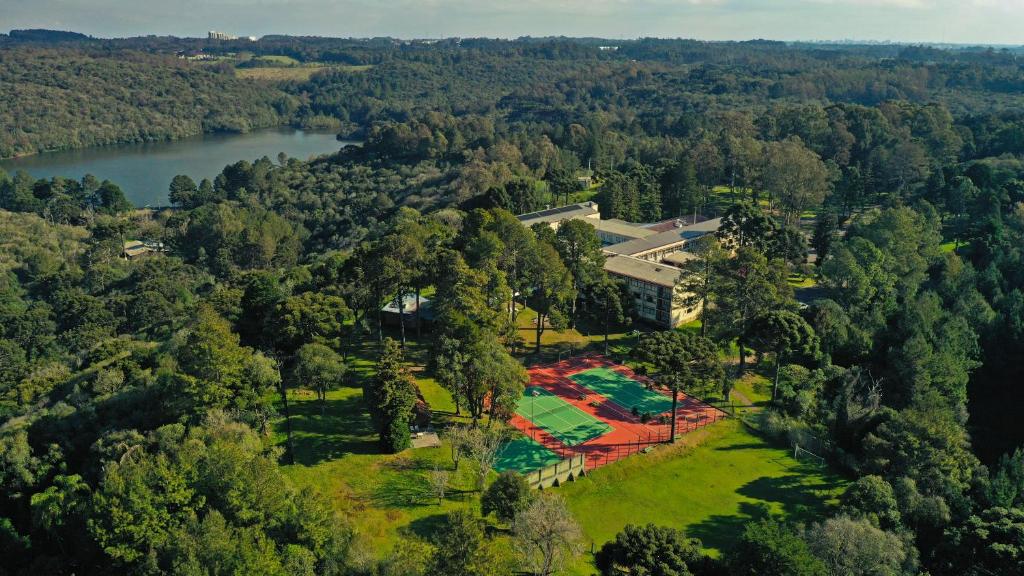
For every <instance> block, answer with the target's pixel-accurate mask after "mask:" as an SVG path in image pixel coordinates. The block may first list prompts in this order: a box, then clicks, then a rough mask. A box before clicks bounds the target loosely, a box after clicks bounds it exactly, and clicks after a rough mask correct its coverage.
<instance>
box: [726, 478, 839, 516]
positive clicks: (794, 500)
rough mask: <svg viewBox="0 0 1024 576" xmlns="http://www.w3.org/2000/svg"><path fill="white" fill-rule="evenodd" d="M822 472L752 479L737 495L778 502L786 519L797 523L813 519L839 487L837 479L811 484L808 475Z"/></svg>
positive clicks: (826, 479) (824, 507)
mask: <svg viewBox="0 0 1024 576" xmlns="http://www.w3.org/2000/svg"><path fill="white" fill-rule="evenodd" d="M816 472H819V471H817V470H812V469H808V470H806V474H805V473H799V474H789V475H786V476H778V477H775V478H769V477H766V476H763V477H761V478H757V479H755V480H752V481H750V482H748V483H746V484H745V485H743V486H742V487H740V489H739V490H737V491H736V492H737V493H739V494H742V495H743V496H746V497H748V498H753V499H756V500H760V501H763V502H777V503H779V504H780V505H781V506H782V510H783V513H784V514H785V515H786V517H787V518H789V519H791V520H795V521H798V522H804V521H807V520H812V519H814V518H816V517H817V516H819V515H820V514H821V513H822V512H823V511H824V510H825V509H826V508H827V507H828V505H827V504H826V503H825V500H827V499H828V497H829V495H830V494H831V493H832V492H833V491H834V490H835V489H836V488H838V487H839V480H838V478H825V479H822V480H821V481H815V482H813V483H808V481H807V479H808V475H809V474H814V473H816Z"/></svg>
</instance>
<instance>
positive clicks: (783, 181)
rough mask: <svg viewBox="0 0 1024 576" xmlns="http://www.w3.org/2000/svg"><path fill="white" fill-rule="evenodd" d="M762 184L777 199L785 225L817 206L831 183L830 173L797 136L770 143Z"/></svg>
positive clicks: (792, 222) (790, 223)
mask: <svg viewBox="0 0 1024 576" xmlns="http://www.w3.org/2000/svg"><path fill="white" fill-rule="evenodd" d="M766 155H767V165H766V167H765V172H764V181H765V182H764V184H765V188H766V189H767V190H768V192H769V194H771V196H772V198H774V199H777V200H778V201H779V205H780V206H781V207H782V213H783V215H784V217H785V221H786V224H787V225H790V226H792V225H795V224H796V223H797V221H798V220H799V219H800V215H801V214H802V213H803V212H804V211H805V210H808V209H811V208H816V207H817V206H820V205H821V203H822V201H823V200H824V199H825V194H826V193H827V192H828V190H829V188H830V186H831V180H830V179H831V176H830V175H829V171H828V168H827V167H826V166H825V163H824V162H822V161H821V158H820V157H819V156H818V155H817V154H815V153H814V152H813V151H811V150H808V149H807V148H806V147H805V146H804V144H803V142H801V141H800V139H799V138H790V139H788V140H783V141H781V142H773V143H770V144H769V145H768V147H767V151H766Z"/></svg>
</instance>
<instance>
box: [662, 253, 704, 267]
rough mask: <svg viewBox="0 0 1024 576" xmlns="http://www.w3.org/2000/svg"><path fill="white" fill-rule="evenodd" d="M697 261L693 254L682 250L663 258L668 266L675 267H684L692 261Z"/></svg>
mask: <svg viewBox="0 0 1024 576" xmlns="http://www.w3.org/2000/svg"><path fill="white" fill-rule="evenodd" d="M696 259H697V255H696V254H694V253H693V252H683V251H682V250H680V251H679V252H673V253H671V254H666V255H665V257H664V258H662V259H661V260H662V261H663V262H664V263H666V264H671V265H673V266H682V265H683V264H686V263H687V262H689V261H690V260H696Z"/></svg>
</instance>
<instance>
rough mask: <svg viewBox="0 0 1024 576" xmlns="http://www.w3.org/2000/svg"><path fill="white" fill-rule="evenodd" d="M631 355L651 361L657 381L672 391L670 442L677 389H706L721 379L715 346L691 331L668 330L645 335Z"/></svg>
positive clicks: (673, 430) (674, 435)
mask: <svg viewBox="0 0 1024 576" xmlns="http://www.w3.org/2000/svg"><path fill="white" fill-rule="evenodd" d="M633 355H634V356H635V357H637V358H639V359H641V360H643V361H644V362H648V363H650V364H653V365H654V367H655V369H656V370H657V374H656V376H655V378H657V380H658V383H659V384H661V385H663V386H667V387H668V388H669V389H671V390H672V424H671V427H672V430H671V435H670V440H669V441H670V442H675V438H676V408H677V404H678V402H679V390H680V389H689V390H694V391H696V392H697V393H701V392H706V391H707V390H708V388H710V387H713V386H715V385H716V384H717V383H719V382H720V381H721V380H722V375H723V371H722V363H721V362H720V361H719V359H718V347H716V346H715V345H714V343H713V342H711V340H708V339H707V338H704V337H702V336H698V335H696V334H693V333H692V332H679V331H675V330H669V331H665V332H654V333H651V334H647V335H645V336H644V337H643V338H642V339H641V340H640V343H639V345H637V347H636V348H635V349H634V350H633Z"/></svg>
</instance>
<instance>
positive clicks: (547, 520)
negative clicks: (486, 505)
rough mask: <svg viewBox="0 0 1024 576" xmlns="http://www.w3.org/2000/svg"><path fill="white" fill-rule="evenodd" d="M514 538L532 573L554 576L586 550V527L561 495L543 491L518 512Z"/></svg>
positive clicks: (524, 561) (536, 575)
mask: <svg viewBox="0 0 1024 576" xmlns="http://www.w3.org/2000/svg"><path fill="white" fill-rule="evenodd" d="M512 540H513V542H514V543H515V547H516V549H517V550H518V551H519V554H520V556H521V558H522V560H523V565H524V566H525V567H526V568H527V569H528V570H529V571H530V573H531V574H534V575H535V576H551V575H552V574H555V573H558V572H560V571H561V570H562V568H563V567H564V566H565V565H566V564H567V563H568V562H570V561H571V560H573V559H574V558H575V557H576V556H578V555H579V554H580V552H582V542H583V530H581V529H580V525H579V523H577V522H576V519H575V518H573V516H572V513H571V512H569V508H568V507H567V506H566V505H565V501H564V500H562V498H561V496H559V495H558V494H550V493H543V494H541V495H540V496H538V497H536V498H534V499H533V501H532V502H531V503H530V504H529V505H528V506H527V507H525V509H522V510H520V511H519V512H518V513H517V514H516V516H515V521H514V522H513V525H512Z"/></svg>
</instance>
